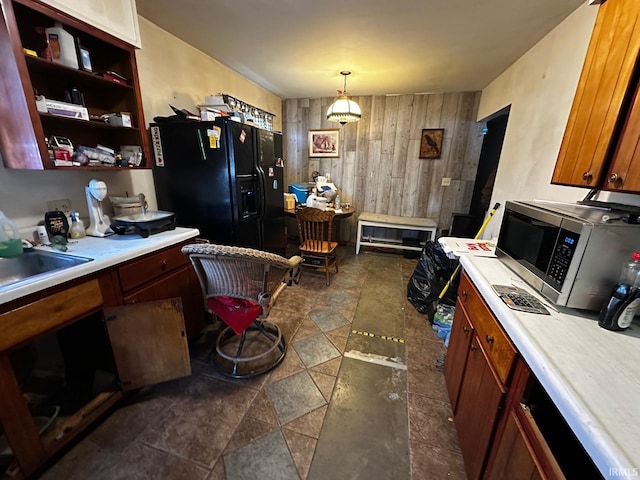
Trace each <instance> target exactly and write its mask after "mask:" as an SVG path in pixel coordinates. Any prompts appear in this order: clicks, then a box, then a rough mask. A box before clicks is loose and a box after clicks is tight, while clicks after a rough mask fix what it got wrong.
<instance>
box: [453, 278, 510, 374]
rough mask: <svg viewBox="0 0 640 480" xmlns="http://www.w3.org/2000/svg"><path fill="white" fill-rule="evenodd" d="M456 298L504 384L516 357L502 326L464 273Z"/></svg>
mask: <svg viewBox="0 0 640 480" xmlns="http://www.w3.org/2000/svg"><path fill="white" fill-rule="evenodd" d="M458 298H459V300H460V303H461V304H462V305H463V307H464V309H465V310H466V312H467V315H468V317H469V320H470V322H471V325H472V327H473V328H475V330H476V335H477V336H478V339H479V341H480V342H481V343H482V347H483V349H484V351H485V352H486V353H487V356H488V358H489V361H490V362H491V365H492V366H493V368H494V369H495V371H496V374H497V375H498V378H499V379H500V381H502V383H503V384H505V385H506V384H507V381H508V380H509V376H510V374H511V370H512V367H513V363H514V360H515V358H516V349H515V347H514V346H513V345H512V344H511V341H510V340H509V338H508V337H507V336H506V334H505V333H504V332H503V330H502V327H500V325H499V324H498V322H497V321H496V319H495V318H494V316H493V314H492V313H491V310H489V307H487V305H486V304H485V303H484V301H483V300H482V298H481V297H480V294H479V293H478V291H477V290H476V288H475V287H474V286H473V283H471V281H470V280H469V277H467V276H466V275H464V274H463V275H462V279H461V280H460V288H459V289H458Z"/></svg>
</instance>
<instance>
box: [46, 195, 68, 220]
mask: <svg viewBox="0 0 640 480" xmlns="http://www.w3.org/2000/svg"><path fill="white" fill-rule="evenodd" d="M47 210H48V211H49V212H55V211H56V210H58V211H60V212H63V213H64V214H65V215H66V216H67V217H68V216H69V215H70V214H71V200H69V199H68V198H62V199H60V200H50V201H48V202H47Z"/></svg>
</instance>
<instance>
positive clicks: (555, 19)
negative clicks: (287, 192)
mask: <svg viewBox="0 0 640 480" xmlns="http://www.w3.org/2000/svg"><path fill="white" fill-rule="evenodd" d="M585 1H586V0H481V1H478V0H395V1H394V0H180V1H176V0H136V3H137V7H138V13H139V14H140V15H142V16H143V17H145V18H147V19H148V20H150V21H151V22H153V23H155V24H156V25H158V26H160V27H161V28H163V29H165V30H167V31H168V32H170V33H172V34H173V35H175V36H177V37H179V38H181V39H183V40H184V41H186V42H187V43H189V44H191V45H193V46H195V47H196V48H198V49H200V50H202V51H204V52H205V53H207V54H209V55H210V56H211V57H213V58H215V59H216V60H218V61H220V62H221V63H223V64H225V65H227V66H228V67H230V68H231V69H233V70H235V71H237V72H238V73H240V74H241V75H243V76H244V77H246V78H248V79H250V80H252V81H254V82H255V83H257V84H258V85H260V86H262V87H264V88H266V89H267V90H269V91H271V92H272V93H274V94H276V95H278V96H280V97H282V98H304V97H311V98H315V97H326V96H334V95H335V94H336V91H337V90H341V89H342V87H343V77H342V76H341V75H340V71H341V70H350V71H351V72H352V75H351V76H350V77H349V78H348V81H347V90H348V92H349V93H350V94H351V95H356V96H357V95H381V94H394V93H396V94H397V93H401V94H405V93H426V92H455V91H473V90H481V89H482V88H484V87H485V86H486V85H488V84H489V83H490V82H491V81H492V80H493V79H495V78H496V77H497V76H498V75H499V74H500V73H502V72H503V71H504V70H505V69H506V68H507V67H508V66H509V65H511V64H512V63H513V62H514V61H515V60H516V59H517V58H518V57H520V56H521V55H522V54H523V53H524V52H526V51H527V50H528V49H529V48H531V47H532V46H533V45H535V43H536V42H537V41H538V40H540V39H541V38H542V37H543V36H544V35H545V34H546V33H548V32H549V31H550V30H552V29H553V28H554V27H555V26H556V25H558V24H559V23H560V22H561V21H562V20H563V19H564V18H566V17H567V16H568V15H569V14H570V13H571V12H573V11H574V10H575V9H576V8H577V7H578V6H580V5H581V4H583V3H584V2H585ZM593 8H596V7H593ZM143 41H144V39H143ZM143 48H144V45H143Z"/></svg>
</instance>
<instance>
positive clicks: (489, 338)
mask: <svg viewBox="0 0 640 480" xmlns="http://www.w3.org/2000/svg"><path fill="white" fill-rule="evenodd" d="M484 339H485V340H486V341H487V343H493V340H494V338H493V337H492V336H491V335H487V336H486V337H484Z"/></svg>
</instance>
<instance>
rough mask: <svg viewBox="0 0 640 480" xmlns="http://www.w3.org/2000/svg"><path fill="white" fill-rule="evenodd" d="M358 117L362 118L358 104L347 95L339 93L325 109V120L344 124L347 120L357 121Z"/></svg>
mask: <svg viewBox="0 0 640 480" xmlns="http://www.w3.org/2000/svg"><path fill="white" fill-rule="evenodd" d="M360 118H362V111H361V110H360V106H359V105H358V104H357V103H356V102H354V101H353V100H351V98H349V96H348V95H340V96H339V97H338V98H337V99H336V101H335V102H333V103H332V104H331V106H330V107H329V108H328V109H327V120H329V121H330V122H339V123H340V124H342V125H344V124H345V123H348V122H357V121H358V120H360Z"/></svg>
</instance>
